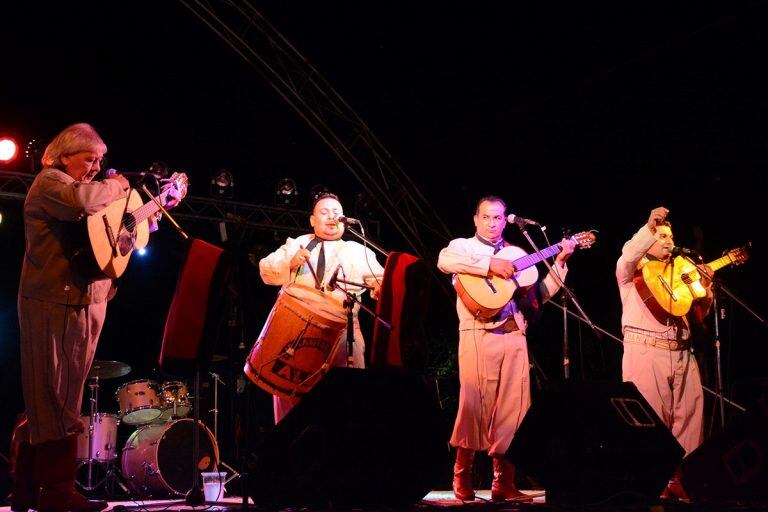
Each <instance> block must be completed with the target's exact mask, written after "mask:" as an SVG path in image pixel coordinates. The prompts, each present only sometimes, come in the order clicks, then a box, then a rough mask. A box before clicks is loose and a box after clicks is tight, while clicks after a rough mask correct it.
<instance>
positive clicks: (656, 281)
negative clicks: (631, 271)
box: [635, 256, 707, 322]
mask: <svg viewBox="0 0 768 512" xmlns="http://www.w3.org/2000/svg"><path fill="white" fill-rule="evenodd" d="M690 272H695V273H696V280H695V281H694V282H693V283H689V284H686V283H684V282H683V274H686V273H690ZM700 279H701V276H699V273H698V271H697V270H696V267H695V266H693V265H692V264H691V263H690V262H689V261H688V260H686V259H685V258H683V257H682V256H678V257H676V258H675V260H674V265H671V264H666V263H665V262H663V261H655V260H654V261H649V262H648V263H646V264H645V265H643V268H642V270H641V272H640V273H638V275H637V276H636V277H635V286H636V287H637V291H638V293H639V294H640V297H641V298H642V299H643V302H645V305H646V306H647V307H648V309H649V310H650V311H651V313H653V315H654V316H655V317H656V319H657V320H659V321H660V322H664V321H666V319H667V317H669V316H674V317H682V316H685V315H687V314H688V311H690V310H691V305H692V304H693V301H694V300H695V299H697V298H701V297H705V296H706V295H707V290H706V289H705V288H704V287H703V286H702V285H701V282H700V281H699V280H700Z"/></svg>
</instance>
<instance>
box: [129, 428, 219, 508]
mask: <svg viewBox="0 0 768 512" xmlns="http://www.w3.org/2000/svg"><path fill="white" fill-rule="evenodd" d="M194 428H195V420H193V419H191V418H185V419H181V420H175V421H171V422H170V423H165V424H158V425H145V426H143V427H141V428H139V429H138V430H137V431H136V432H134V433H133V434H131V437H129V438H128V441H127V442H126V444H125V447H124V448H123V461H122V468H123V477H124V478H125V483H126V485H128V487H129V489H130V490H131V491H132V492H133V493H134V494H135V497H136V498H143V499H146V498H155V497H161V496H162V497H166V496H183V495H185V494H186V493H187V492H188V491H189V490H190V489H191V488H192V483H193V481H194V478H195V477H196V476H197V474H198V471H217V469H218V464H219V447H218V446H217V445H216V440H215V439H214V437H213V434H212V433H211V431H210V430H208V428H207V427H206V426H205V425H203V423H202V422H200V423H199V424H198V427H197V428H198V431H199V438H200V441H199V446H200V448H199V451H198V457H197V468H196V470H195V471H193V469H192V464H191V461H192V444H193V443H192V436H193V434H194Z"/></svg>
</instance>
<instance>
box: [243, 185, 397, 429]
mask: <svg viewBox="0 0 768 512" xmlns="http://www.w3.org/2000/svg"><path fill="white" fill-rule="evenodd" d="M342 215H344V211H343V209H342V206H341V203H340V202H339V198H338V197H337V196H336V195H335V194H330V193H324V194H321V195H320V196H318V198H317V199H316V200H315V203H314V205H313V207H312V215H311V216H310V217H309V223H310V225H311V226H312V229H313V231H314V232H313V233H311V234H306V235H302V236H299V237H297V238H288V239H287V240H286V241H285V244H283V246H282V247H280V248H279V249H277V250H276V251H275V252H273V253H272V254H270V255H269V256H267V257H265V258H263V259H262V260H261V261H260V262H259V270H260V273H261V278H262V279H263V280H264V282H265V283H266V284H271V285H276V286H282V289H281V291H280V294H281V297H280V298H278V301H277V303H276V304H275V306H274V307H273V308H272V312H271V313H270V316H269V318H268V319H267V322H266V324H265V325H264V329H263V330H262V333H261V336H259V341H258V342H257V344H258V343H261V342H263V341H265V340H267V339H269V331H272V330H277V331H278V332H281V334H283V332H284V336H281V339H282V340H283V341H284V342H290V341H291V340H289V339H285V338H299V337H302V336H304V334H303V331H302V330H303V329H306V325H308V322H306V321H305V320H304V319H302V318H298V319H297V321H296V322H295V323H296V325H294V326H293V327H295V328H296V329H294V330H293V331H291V330H290V329H286V327H287V326H285V325H272V324H273V323H276V322H273V320H278V319H280V318H289V317H287V316H286V315H285V314H282V315H280V314H277V313H279V311H278V309H279V308H280V307H281V304H283V302H281V298H284V297H285V296H286V295H288V296H290V297H291V301H292V303H294V304H297V305H298V304H299V303H300V305H301V306H302V307H301V308H294V309H301V310H308V311H316V312H317V313H318V316H319V317H324V318H327V320H328V322H327V323H328V326H336V325H338V326H341V325H343V322H344V321H345V318H346V314H345V312H344V306H343V304H344V300H345V299H346V294H345V293H344V292H343V291H342V290H339V289H336V288H335V287H333V286H329V282H331V280H332V279H334V277H337V278H338V279H341V280H343V281H349V282H352V283H364V284H366V285H368V286H371V287H372V289H371V297H373V298H376V297H377V294H378V292H379V289H380V285H381V279H382V277H383V275H384V269H383V268H382V266H381V265H380V264H379V262H378V261H377V260H376V255H375V254H374V253H373V251H371V250H370V249H368V248H367V247H365V246H363V245H362V244H359V243H357V242H353V241H347V240H342V239H341V236H342V235H343V234H344V224H342V223H341V222H339V220H338V219H339V217H341V216H342ZM313 269H314V273H315V274H316V276H317V280H316V279H315V276H314V275H313ZM318 282H319V283H320V285H319V286H320V289H319V290H318V286H317V283H318ZM333 282H335V279H334V280H333ZM340 286H342V287H343V288H345V289H346V291H348V292H350V293H354V294H355V295H356V296H358V297H359V296H360V295H362V293H363V292H364V291H365V289H364V288H362V287H359V286H354V285H349V284H340ZM358 311H359V306H358V305H355V307H354V310H353V312H354V343H353V348H352V359H353V366H354V367H355V368H364V367H365V341H364V339H363V334H362V332H361V331H360V324H359V322H358V318H357V314H358ZM325 331H327V334H325V336H326V337H332V338H334V339H330V340H327V341H330V342H333V343H334V350H335V354H331V356H330V357H331V361H330V363H331V364H332V365H333V366H345V364H346V360H347V345H346V343H344V339H345V338H346V328H345V327H339V330H336V331H334V329H333V328H328V329H325ZM321 341H322V340H321ZM254 351H255V348H254ZM252 354H253V352H252ZM246 372H247V373H248V374H249V377H251V379H254V374H253V370H252V369H251V370H250V371H249V367H248V365H246ZM295 403H296V399H290V398H283V397H281V396H277V395H276V396H275V397H274V411H275V423H277V422H278V421H280V420H281V419H282V418H283V416H285V415H286V414H287V413H288V411H289V410H290V409H291V407H293V405H294V404H295Z"/></svg>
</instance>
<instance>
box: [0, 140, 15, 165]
mask: <svg viewBox="0 0 768 512" xmlns="http://www.w3.org/2000/svg"><path fill="white" fill-rule="evenodd" d="M18 152H19V147H18V146H17V145H16V142H14V141H13V140H12V139H9V138H7V137H6V138H2V139H0V162H10V161H11V160H13V159H14V158H16V153H18Z"/></svg>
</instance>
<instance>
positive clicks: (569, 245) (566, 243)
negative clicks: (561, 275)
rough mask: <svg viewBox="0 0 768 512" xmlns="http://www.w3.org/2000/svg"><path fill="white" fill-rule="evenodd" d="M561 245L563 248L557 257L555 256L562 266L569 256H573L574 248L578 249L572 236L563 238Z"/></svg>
mask: <svg viewBox="0 0 768 512" xmlns="http://www.w3.org/2000/svg"><path fill="white" fill-rule="evenodd" d="M560 247H561V250H560V252H559V253H558V254H557V257H555V261H556V262H557V264H558V265H560V266H561V267H562V266H563V265H565V262H566V261H567V260H568V258H570V257H571V254H573V251H574V249H576V242H575V241H574V240H571V239H570V238H563V241H562V242H560Z"/></svg>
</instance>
